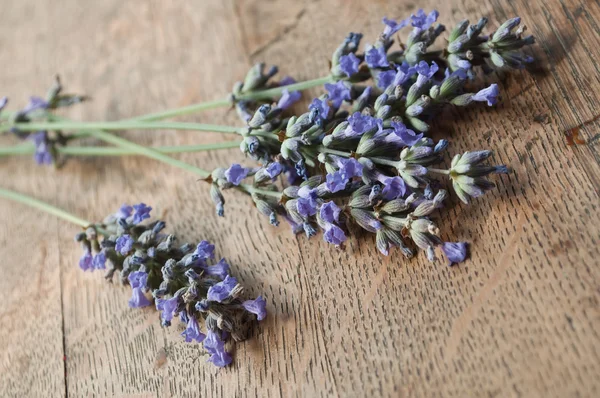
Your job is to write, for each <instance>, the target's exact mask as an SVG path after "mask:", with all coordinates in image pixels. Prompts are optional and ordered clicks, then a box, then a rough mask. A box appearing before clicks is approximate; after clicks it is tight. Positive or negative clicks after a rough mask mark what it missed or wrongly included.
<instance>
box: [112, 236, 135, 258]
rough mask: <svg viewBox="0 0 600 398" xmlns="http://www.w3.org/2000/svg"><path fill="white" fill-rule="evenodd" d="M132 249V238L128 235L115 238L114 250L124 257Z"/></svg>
mask: <svg viewBox="0 0 600 398" xmlns="http://www.w3.org/2000/svg"><path fill="white" fill-rule="evenodd" d="M132 248H133V238H132V237H131V236H130V235H127V234H125V235H121V236H119V238H117V242H116V245H115V249H116V250H117V251H118V252H119V253H121V254H122V255H124V256H126V255H127V254H128V253H129V252H130V251H131V249H132Z"/></svg>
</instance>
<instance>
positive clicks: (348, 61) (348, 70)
mask: <svg viewBox="0 0 600 398" xmlns="http://www.w3.org/2000/svg"><path fill="white" fill-rule="evenodd" d="M358 65H360V59H358V57H357V56H356V55H354V53H350V54H346V55H342V56H341V57H340V70H341V71H342V72H343V73H344V74H346V76H348V77H352V76H353V75H355V74H357V73H358Z"/></svg>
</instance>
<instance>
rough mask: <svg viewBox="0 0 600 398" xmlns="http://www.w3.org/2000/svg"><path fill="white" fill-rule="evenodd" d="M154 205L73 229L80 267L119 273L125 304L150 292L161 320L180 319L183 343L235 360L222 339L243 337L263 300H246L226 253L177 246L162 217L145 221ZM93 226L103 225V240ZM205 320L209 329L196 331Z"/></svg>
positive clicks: (140, 302)
mask: <svg viewBox="0 0 600 398" xmlns="http://www.w3.org/2000/svg"><path fill="white" fill-rule="evenodd" d="M151 210H152V208H151V207H149V206H147V205H145V204H144V203H140V204H138V205H134V206H127V205H123V206H122V207H121V208H120V209H119V210H118V211H117V212H116V213H114V214H111V215H109V216H108V217H106V219H105V220H104V221H103V222H102V223H101V224H98V226H90V227H88V228H87V229H86V231H85V232H82V233H80V234H78V235H77V236H76V241H78V242H80V244H81V245H82V248H83V255H82V257H81V259H80V261H79V266H80V267H81V268H82V269H83V270H84V271H87V270H95V269H97V270H106V278H107V279H108V280H112V279H113V277H114V275H115V273H116V271H120V276H119V278H120V280H121V282H122V283H123V284H129V285H130V286H131V288H132V297H131V299H130V300H129V306H130V307H132V308H139V307H146V306H149V305H152V298H153V299H154V301H155V304H156V308H157V309H158V310H159V311H160V312H161V321H162V325H163V326H170V325H171V323H172V321H173V318H174V317H179V319H180V320H181V321H182V322H183V323H184V324H185V330H184V331H183V333H182V335H183V337H184V338H185V341H187V342H192V341H196V342H199V343H200V342H203V343H204V348H205V349H206V350H207V352H208V353H209V354H210V357H209V361H210V362H212V363H213V364H214V365H216V366H219V367H222V366H227V365H229V364H230V363H231V362H232V358H231V355H230V354H229V353H228V352H227V351H226V350H225V348H224V344H225V342H226V340H227V339H228V337H229V336H231V337H232V338H233V340H235V341H241V340H244V339H245V338H246V335H247V331H248V328H249V326H250V324H251V321H252V319H253V318H256V319H257V320H262V319H264V318H265V316H266V301H265V300H264V299H263V298H262V297H258V298H257V299H255V300H248V299H244V298H243V297H244V288H243V286H242V285H241V284H239V283H238V281H237V280H236V279H235V278H234V277H232V276H231V275H229V264H228V263H227V262H226V261H225V259H221V260H220V261H218V262H214V258H215V255H214V251H215V247H214V245H212V244H210V243H209V242H207V241H202V242H200V243H199V244H198V245H191V244H189V243H184V244H178V243H177V237H176V236H175V235H173V234H165V233H164V232H163V230H164V228H165V226H166V224H165V223H164V222H163V221H160V220H157V221H153V222H150V223H148V224H144V223H143V221H144V220H146V219H147V218H149V217H150V211H151ZM98 228H101V229H102V230H103V231H105V236H104V237H103V239H100V236H99V234H98ZM148 293H152V296H149V294H148ZM202 320H204V325H205V329H206V333H203V332H202V331H201V326H200V322H201V321H202Z"/></svg>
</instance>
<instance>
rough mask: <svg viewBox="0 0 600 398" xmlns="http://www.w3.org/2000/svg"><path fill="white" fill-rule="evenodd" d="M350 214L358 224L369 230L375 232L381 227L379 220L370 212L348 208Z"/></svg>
mask: <svg viewBox="0 0 600 398" xmlns="http://www.w3.org/2000/svg"><path fill="white" fill-rule="evenodd" d="M350 215H351V216H352V218H354V220H355V221H356V223H357V224H358V225H360V226H361V227H362V228H364V229H366V230H367V231H369V232H373V233H376V232H377V231H378V230H380V229H381V222H380V221H379V220H377V219H376V218H375V217H373V215H372V214H371V213H370V212H367V211H365V210H361V209H356V208H353V209H351V210H350Z"/></svg>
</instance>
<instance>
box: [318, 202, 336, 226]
mask: <svg viewBox="0 0 600 398" xmlns="http://www.w3.org/2000/svg"><path fill="white" fill-rule="evenodd" d="M340 212H341V209H340V208H339V207H338V206H337V205H336V204H335V203H334V202H333V201H331V202H327V203H325V204H324V205H322V206H321V209H320V210H319V215H320V216H321V219H323V221H325V222H328V223H334V222H338V221H339V218H340Z"/></svg>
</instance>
